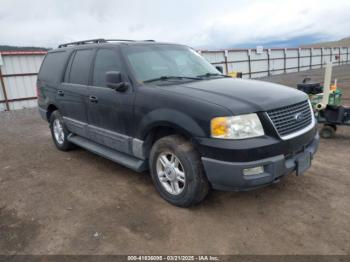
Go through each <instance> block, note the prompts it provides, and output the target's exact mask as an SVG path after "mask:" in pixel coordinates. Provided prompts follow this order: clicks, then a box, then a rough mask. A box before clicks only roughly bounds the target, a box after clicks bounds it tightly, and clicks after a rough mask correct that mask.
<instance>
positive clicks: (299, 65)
mask: <svg viewBox="0 0 350 262" xmlns="http://www.w3.org/2000/svg"><path fill="white" fill-rule="evenodd" d="M300 50H301V49H300V48H298V72H300Z"/></svg>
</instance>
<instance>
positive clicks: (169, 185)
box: [149, 135, 210, 207]
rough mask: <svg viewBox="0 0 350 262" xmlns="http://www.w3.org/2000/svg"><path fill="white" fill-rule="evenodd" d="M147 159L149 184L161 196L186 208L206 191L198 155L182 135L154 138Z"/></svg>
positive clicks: (199, 199)
mask: <svg viewBox="0 0 350 262" xmlns="http://www.w3.org/2000/svg"><path fill="white" fill-rule="evenodd" d="M173 156H174V157H173ZM165 158H166V159H167V160H168V162H167V161H166V160H165ZM176 159H177V160H176ZM172 160H173V161H172ZM149 162H150V171H151V176H152V180H153V183H154V185H155V187H156V189H157V191H158V192H159V194H160V195H161V197H162V198H164V199H165V200H166V201H168V202H169V203H171V204H173V205H176V206H179V207H189V206H193V205H196V204H198V203H200V202H201V201H203V200H204V198H205V197H206V195H207V194H208V193H209V190H210V188H209V182H208V180H207V177H206V175H205V173H204V170H203V166H202V161H201V158H200V156H199V154H198V152H197V151H196V150H195V149H194V147H193V145H192V144H191V143H190V142H189V141H187V140H185V139H184V138H183V137H181V136H179V135H171V136H167V137H163V138H161V139H159V140H158V141H156V143H155V144H154V145H153V147H152V149H151V153H150V159H149ZM169 163H170V164H169ZM171 163H173V165H172V164H171ZM175 177H176V178H175ZM172 179H173V180H172ZM171 180H172V181H171ZM174 184H175V185H176V184H177V186H174ZM170 191H171V192H170Z"/></svg>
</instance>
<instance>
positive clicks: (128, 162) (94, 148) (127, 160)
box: [67, 135, 148, 172]
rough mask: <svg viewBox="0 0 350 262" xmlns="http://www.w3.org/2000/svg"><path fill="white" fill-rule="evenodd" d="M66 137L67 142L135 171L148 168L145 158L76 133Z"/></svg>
mask: <svg viewBox="0 0 350 262" xmlns="http://www.w3.org/2000/svg"><path fill="white" fill-rule="evenodd" d="M67 139H68V141H69V142H71V143H73V144H76V145H78V146H80V147H82V148H84V149H86V150H88V151H90V152H92V153H95V154H97V155H99V156H102V157H104V158H107V159H109V160H111V161H113V162H116V163H118V164H121V165H123V166H126V167H128V168H130V169H132V170H135V171H137V172H142V171H145V170H147V169H148V162H147V161H146V160H142V159H139V158H136V157H133V156H130V155H127V154H124V153H121V152H118V151H116V150H113V149H111V148H108V147H106V146H103V145H101V144H97V143H95V142H93V141H91V140H89V139H86V138H84V137H81V136H77V135H69V136H68V137H67Z"/></svg>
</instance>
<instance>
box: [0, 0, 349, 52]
mask: <svg viewBox="0 0 350 262" xmlns="http://www.w3.org/2000/svg"><path fill="white" fill-rule="evenodd" d="M0 3H1V5H0V6H1V7H0V30H1V31H0V45H6V44H7V45H16V46H25V45H26V46H28V45H30V46H41V47H56V46H57V45H58V44H60V43H64V42H71V41H78V40H83V39H91V38H121V39H125V38H126V39H137V40H141V39H154V40H156V41H165V42H175V43H182V44H187V45H189V46H192V47H196V48H203V49H223V48H234V47H252V46H256V45H265V46H270V47H273V46H274V45H276V46H285V47H288V46H296V45H300V44H303V43H305V44H307V43H310V42H318V41H329V40H337V39H340V38H344V37H348V36H350V15H349V14H350V1H349V0H335V1H324V0H317V1H316V0H315V1H314V0H302V1H301V0H279V1H277V0H260V1H254V0H252V1H249V0H246V1H241V0H215V1H214V0H210V1H207V0H202V1H199V0H171V1H168V0H124V1H122V0H82V1H78V0H31V1H19V0H1V2H0Z"/></svg>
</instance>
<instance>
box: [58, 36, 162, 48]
mask: <svg viewBox="0 0 350 262" xmlns="http://www.w3.org/2000/svg"><path fill="white" fill-rule="evenodd" d="M108 42H155V41H154V40H141V41H137V40H129V39H103V38H98V39H89V40H82V41H77V42H70V43H65V44H60V45H59V46H58V48H62V47H68V46H75V45H86V44H100V43H108Z"/></svg>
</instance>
